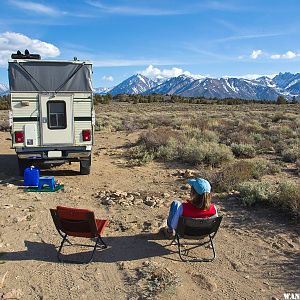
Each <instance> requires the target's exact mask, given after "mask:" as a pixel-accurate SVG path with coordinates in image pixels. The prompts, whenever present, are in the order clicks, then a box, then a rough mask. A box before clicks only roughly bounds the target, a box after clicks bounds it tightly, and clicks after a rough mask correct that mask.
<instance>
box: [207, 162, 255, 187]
mask: <svg viewBox="0 0 300 300" xmlns="http://www.w3.org/2000/svg"><path fill="white" fill-rule="evenodd" d="M252 174H253V166H252V165H251V163H250V162H249V161H245V160H241V161H237V162H234V163H231V164H228V165H226V166H224V167H223V168H222V169H221V170H219V171H218V172H217V173H216V174H215V175H214V176H213V178H212V183H213V186H214V188H215V190H216V191H218V192H227V191H231V190H234V189H236V188H237V186H238V185H239V184H240V183H241V182H243V181H247V180H250V179H252V178H253V175H252Z"/></svg>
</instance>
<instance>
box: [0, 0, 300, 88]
mask: <svg viewBox="0 0 300 300" xmlns="http://www.w3.org/2000/svg"><path fill="white" fill-rule="evenodd" d="M299 12H300V1H298V0H285V1H281V0H260V1H259V0H252V1H247V0H243V1H242V0H240V1H238V0H228V1H225V0H223V1H221V0H219V1H209V0H203V1H200V0H198V1H194V0H191V1H182V0H119V1H113V0H99V1H98V0H86V1H79V0H72V1H69V0H59V1H58V0H52V1H42V0H39V1H38V0H36V1H35V0H33V1H23V0H1V11H0V83H7V82H8V79H7V59H8V57H9V56H10V54H11V52H14V51H16V50H18V49H20V50H22V51H24V50H25V49H29V50H30V52H35V53H40V54H41V55H42V57H43V58H46V59H68V60H69V59H73V57H74V56H76V57H78V59H82V60H91V61H93V63H94V77H93V84H94V86H95V87H100V86H113V85H116V84H118V83H120V82H121V81H122V80H124V79H126V78H127V77H129V76H130V75H133V74H135V73H137V72H141V73H142V74H144V75H146V76H150V77H157V76H160V77H169V76H176V75H180V74H182V73H183V74H188V75H193V76H195V77H201V76H211V77H220V76H225V75H228V76H245V75H249V74H250V75H249V77H251V76H252V75H257V74H261V75H266V74H275V73H279V72H286V71H289V72H293V73H296V72H300V18H299Z"/></svg>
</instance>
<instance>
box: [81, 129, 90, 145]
mask: <svg viewBox="0 0 300 300" xmlns="http://www.w3.org/2000/svg"><path fill="white" fill-rule="evenodd" d="M82 139H83V141H84V142H87V141H90V140H91V131H90V130H82Z"/></svg>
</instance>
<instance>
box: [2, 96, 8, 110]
mask: <svg viewBox="0 0 300 300" xmlns="http://www.w3.org/2000/svg"><path fill="white" fill-rule="evenodd" d="M8 109H10V103H9V99H8V97H7V96H6V97H5V96H4V97H2V98H1V99H0V110H8Z"/></svg>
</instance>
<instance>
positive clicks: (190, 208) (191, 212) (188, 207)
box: [182, 201, 218, 218]
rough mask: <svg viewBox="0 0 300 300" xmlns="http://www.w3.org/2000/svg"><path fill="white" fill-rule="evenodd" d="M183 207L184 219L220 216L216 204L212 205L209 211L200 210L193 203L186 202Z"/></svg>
mask: <svg viewBox="0 0 300 300" xmlns="http://www.w3.org/2000/svg"><path fill="white" fill-rule="evenodd" d="M182 206H183V213H182V216H183V217H190V218H209V217H212V216H216V217H217V216H218V212H217V208H216V207H215V205H214V204H210V206H209V208H208V209H207V210H203V209H200V208H197V207H195V206H194V205H193V204H192V203H191V202H189V201H188V202H184V203H182Z"/></svg>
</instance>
